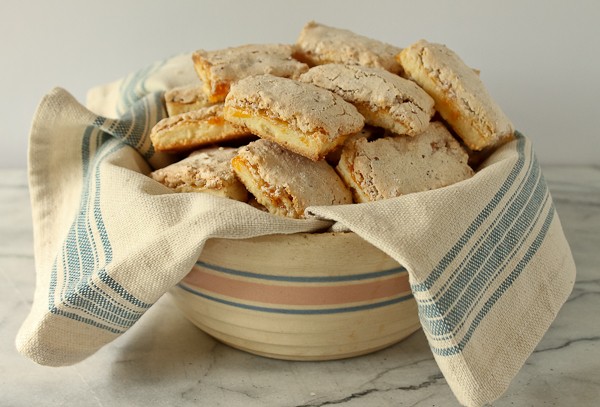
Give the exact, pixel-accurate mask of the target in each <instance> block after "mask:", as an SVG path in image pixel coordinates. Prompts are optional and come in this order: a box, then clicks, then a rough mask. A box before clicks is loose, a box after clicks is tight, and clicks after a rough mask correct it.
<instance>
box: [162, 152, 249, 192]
mask: <svg viewBox="0 0 600 407" xmlns="http://www.w3.org/2000/svg"><path fill="white" fill-rule="evenodd" d="M236 154H237V149H236V148H225V147H216V148H209V149H204V150H198V151H196V152H194V153H192V154H191V155H190V156H189V157H187V158H185V159H183V160H181V161H178V162H176V163H174V164H171V165H169V166H167V167H165V168H161V169H159V170H156V171H154V172H153V173H152V174H151V176H152V178H153V179H154V180H156V181H158V182H160V183H161V184H163V185H165V186H167V187H169V188H171V189H173V190H175V191H176V192H209V193H213V194H215V195H220V196H225V197H227V198H231V199H237V200H240V201H245V200H246V198H247V192H246V190H245V188H244V186H243V185H242V184H241V183H240V182H239V181H238V180H237V178H236V177H235V175H234V173H233V170H232V169H231V165H230V162H231V159H232V158H233V157H234V156H235V155H236Z"/></svg>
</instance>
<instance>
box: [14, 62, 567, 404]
mask: <svg viewBox="0 0 600 407" xmlns="http://www.w3.org/2000/svg"><path fill="white" fill-rule="evenodd" d="M193 81H197V78H196V77H195V76H194V73H193V70H192V68H191V63H190V61H189V55H184V56H178V57H175V58H172V59H169V60H167V61H164V62H160V63H157V64H155V65H153V66H151V67H149V68H147V69H144V70H142V71H140V72H137V73H135V74H133V75H130V76H128V77H127V78H125V79H123V80H120V81H117V82H115V83H113V84H110V85H106V86H102V87H98V88H95V89H93V90H92V91H90V94H89V97H88V102H87V105H88V107H89V108H90V109H91V110H93V111H94V113H92V111H91V110H88V109H86V108H84V107H83V106H82V105H80V104H79V103H78V102H77V101H76V100H75V99H74V98H73V97H72V96H71V95H70V94H69V93H67V92H66V91H65V90H62V89H59V88H57V89H55V90H53V91H52V92H51V93H49V94H48V95H47V96H46V97H45V98H44V99H43V100H42V102H41V103H40V106H39V108H38V111H37V112H36V115H35V118H34V121H33V125H32V129H31V134H30V147H29V150H30V151H29V184H30V193H31V202H32V215H33V223H34V246H35V247H34V250H35V266H36V272H37V282H36V290H35V294H34V301H33V305H32V309H31V312H30V314H29V315H28V317H27V319H26V320H25V321H24V323H23V325H22V327H21V329H20V331H19V333H18V335H17V339H16V344H17V348H18V350H19V351H20V352H21V353H22V354H23V355H25V356H27V357H29V358H31V359H32V360H34V361H35V362H37V363H40V364H44V365H51V366H62V365H69V364H73V363H77V362H79V361H81V360H83V359H85V358H86V357H88V356H90V355H91V354H93V353H94V352H95V351H97V350H98V349H99V348H100V347H102V346H104V345H106V344H107V343H109V342H110V341H112V340H113V339H115V338H116V337H117V336H119V335H121V334H123V333H125V332H126V331H127V329H128V328H129V327H131V326H132V325H133V324H134V323H135V322H136V321H137V320H138V319H139V318H140V317H142V316H143V314H144V313H145V311H146V310H148V308H149V307H151V306H152V304H154V303H155V302H156V301H157V300H158V299H159V298H160V297H161V296H162V295H163V294H164V293H165V292H167V291H168V290H169V289H170V288H171V287H173V286H174V285H176V284H177V283H178V282H179V281H180V280H181V279H182V278H183V277H184V276H185V275H186V274H187V273H188V272H189V271H190V270H191V268H192V266H193V265H194V263H195V262H196V260H197V259H198V257H199V255H200V253H201V251H202V248H203V245H204V243H205V242H206V240H207V239H209V238H211V237H221V238H232V239H243V238H248V237H253V236H260V235H268V234H275V233H286V234H289V233H298V232H318V231H322V230H326V229H328V228H333V229H336V230H340V229H341V230H344V229H345V230H350V231H353V232H355V233H357V234H358V235H359V236H361V237H362V238H363V239H365V240H366V241H368V242H370V243H371V244H373V245H374V246H376V247H378V248H379V249H381V250H383V251H384V252H385V253H387V254H388V255H390V256H391V257H392V258H394V259H395V260H396V261H398V262H399V263H400V264H402V265H403V266H404V267H405V268H406V269H407V270H408V272H409V276H410V283H411V288H412V291H413V295H414V297H415V299H416V300H417V303H418V306H419V318H420V320H421V324H422V326H423V329H424V331H425V334H426V336H427V339H428V341H429V345H430V347H431V350H432V352H433V355H434V357H435V359H436V361H437V363H438V365H439V367H440V369H441V371H442V373H443V374H444V377H445V378H446V380H447V382H448V384H449V385H450V387H451V389H452V391H453V392H454V394H455V395H456V397H457V399H458V400H459V401H460V402H461V403H462V404H464V405H467V406H481V405H483V404H485V403H489V402H491V401H493V400H495V399H497V398H498V397H499V396H500V395H501V394H502V393H503V392H504V391H505V390H506V388H507V387H508V385H509V383H510V381H511V380H512V378H513V377H514V376H515V375H516V373H517V372H518V371H519V369H520V368H521V367H522V365H523V364H524V362H525V360H526V359H527V357H528V356H529V355H530V354H531V352H532V351H533V350H534V348H535V346H536V345H537V344H538V343H539V341H540V339H541V338H542V336H543V335H544V333H545V332H546V330H547V329H548V327H549V326H550V324H551V323H552V321H553V320H554V318H555V316H556V314H557V312H558V311H559V309H560V307H561V306H562V304H563V303H564V302H565V301H566V299H567V297H568V295H569V293H570V292H571V289H572V287H573V284H574V281H575V265H574V262H573V258H572V255H571V252H570V249H569V246H568V243H567V241H566V240H565V237H564V234H563V231H562V228H561V225H560V220H559V218H558V215H557V213H556V211H555V209H554V206H553V204H552V199H551V197H550V195H549V192H548V189H547V186H546V183H545V181H544V178H543V175H542V173H541V170H540V166H539V164H538V162H537V161H536V159H535V155H534V153H533V151H532V146H531V143H530V141H529V140H528V139H527V138H526V137H524V136H523V135H520V134H518V135H517V137H516V139H515V140H514V141H512V142H510V143H508V144H506V145H504V146H503V147H501V148H499V149H498V150H497V151H495V152H494V153H493V154H492V155H491V156H490V157H489V158H488V159H487V160H486V161H485V162H484V164H483V165H482V166H481V167H480V168H479V169H478V172H477V174H476V175H475V176H474V177H472V178H471V179H469V180H466V181H463V182H460V183H457V184H454V185H452V186H449V187H446V188H441V189H437V190H433V191H427V192H421V193H415V194H409V195H406V196H402V197H398V198H394V199H389V200H384V201H378V202H373V203H367V204H353V205H340V206H328V207H311V208H309V210H308V212H309V217H308V219H302V220H296V219H288V218H282V217H277V216H273V215H270V214H268V213H264V212H262V211H259V210H257V209H254V208H253V207H251V206H250V205H246V204H244V203H240V202H237V201H233V200H228V199H225V198H220V197H215V196H212V195H209V194H203V193H179V194H177V193H173V192H172V191H171V190H169V189H168V188H166V187H164V186H162V185H161V184H159V183H157V182H155V181H154V180H152V179H151V178H150V177H148V176H147V175H148V174H149V172H150V171H151V170H152V168H158V167H161V166H164V165H166V164H167V163H169V162H171V161H172V160H173V158H172V157H170V156H168V155H164V154H160V153H157V152H155V151H154V150H153V148H152V144H151V142H150V140H149V131H150V129H151V127H152V126H153V124H154V123H156V122H157V121H158V120H160V119H161V118H162V117H164V115H165V111H164V107H163V105H162V98H161V96H162V91H164V90H165V89H168V88H170V87H173V86H177V85H182V84H189V83H193ZM106 116H113V117H119V118H118V119H109V118H107V117H106Z"/></svg>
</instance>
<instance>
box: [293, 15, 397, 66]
mask: <svg viewBox="0 0 600 407" xmlns="http://www.w3.org/2000/svg"><path fill="white" fill-rule="evenodd" d="M401 50H402V49H401V48H398V47H395V46H393V45H390V44H386V43H384V42H381V41H378V40H375V39H372V38H368V37H365V36H363V35H360V34H356V33H354V32H352V31H350V30H345V29H341V28H335V27H329V26H326V25H324V24H319V23H317V22H314V21H311V22H309V23H307V24H306V25H305V26H304V28H303V29H302V31H301V33H300V36H299V37H298V40H297V41H296V54H295V55H296V57H297V58H298V59H300V60H302V61H306V62H308V63H309V64H310V65H312V66H314V65H322V64H328V63H340V64H348V65H362V66H367V67H379V68H383V69H385V70H388V71H390V72H393V73H399V72H400V71H401V70H402V68H401V65H400V64H399V63H398V62H397V60H396V55H397V54H398V53H399V52H400V51H401Z"/></svg>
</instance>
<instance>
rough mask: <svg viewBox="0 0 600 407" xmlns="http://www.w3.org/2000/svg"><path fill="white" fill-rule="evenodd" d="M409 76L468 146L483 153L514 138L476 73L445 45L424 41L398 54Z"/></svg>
mask: <svg viewBox="0 0 600 407" xmlns="http://www.w3.org/2000/svg"><path fill="white" fill-rule="evenodd" d="M398 60H399V61H400V62H401V63H402V66H403V68H404V72H405V74H406V75H407V76H408V77H409V78H410V79H412V80H414V81H415V82H416V83H417V84H418V85H419V86H421V87H422V88H423V89H425V91H427V93H429V94H430V95H431V97H433V99H434V100H435V108H436V110H437V111H438V112H439V113H440V114H441V115H442V117H443V118H444V119H445V120H446V121H447V122H448V123H449V124H450V125H451V126H452V128H453V129H454V130H455V132H456V133H457V134H458V136H460V137H461V138H462V139H463V141H464V142H465V144H466V145H467V146H468V147H469V148H471V149H473V150H482V149H484V148H487V147H491V146H494V145H497V144H498V143H501V142H502V141H504V140H506V139H507V138H510V137H512V134H513V125H512V123H511V121H510V120H509V119H508V117H507V116H506V115H505V114H504V112H503V111H502V110H501V109H500V107H499V106H498V105H497V104H496V102H495V101H494V100H493V99H492V97H491V96H490V94H489V93H488V91H487V89H486V87H485V85H484V84H483V82H482V81H481V79H480V77H479V75H478V74H477V72H476V71H474V70H473V69H471V68H470V67H469V66H467V65H466V64H465V63H464V62H463V61H462V59H460V57H459V56H458V55H457V54H456V53H455V52H454V51H452V50H450V49H448V48H447V47H446V46H445V45H442V44H433V43H429V42H427V41H425V40H420V41H418V42H416V43H415V44H413V45H411V46H410V47H407V48H405V49H404V50H402V52H401V53H400V54H399V55H398Z"/></svg>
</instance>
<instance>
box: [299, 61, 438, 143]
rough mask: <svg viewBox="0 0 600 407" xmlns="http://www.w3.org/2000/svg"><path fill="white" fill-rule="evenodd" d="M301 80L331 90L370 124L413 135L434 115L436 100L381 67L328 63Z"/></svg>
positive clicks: (414, 85)
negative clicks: (354, 107) (351, 105)
mask: <svg viewBox="0 0 600 407" xmlns="http://www.w3.org/2000/svg"><path fill="white" fill-rule="evenodd" d="M300 81H302V82H307V83H312V84H314V85H317V86H319V87H321V88H324V89H328V90H330V91H332V92H334V93H336V94H338V95H340V96H341V97H342V98H343V99H344V100H346V101H347V102H350V103H352V104H354V105H355V106H356V107H357V109H358V111H359V112H360V113H361V114H362V115H363V116H364V117H365V121H366V122H367V123H368V124H371V125H374V126H379V127H383V128H387V129H389V130H391V131H393V132H395V133H397V134H408V135H410V136H414V135H415V134H418V133H420V132H421V131H423V130H424V129H425V128H426V127H427V126H428V125H429V120H430V119H431V117H432V116H433V114H434V109H433V106H434V101H433V99H432V98H431V97H430V96H429V95H428V94H427V92H425V91H424V90H423V89H421V88H420V87H419V86H418V85H417V84H415V83H414V82H413V81H410V80H408V79H404V78H401V77H400V76H398V75H395V74H393V73H390V72H388V71H386V70H384V69H381V68H367V67H362V66H356V65H343V64H326V65H319V66H316V67H313V68H311V69H310V70H309V71H308V72H306V73H304V74H302V76H300Z"/></svg>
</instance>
